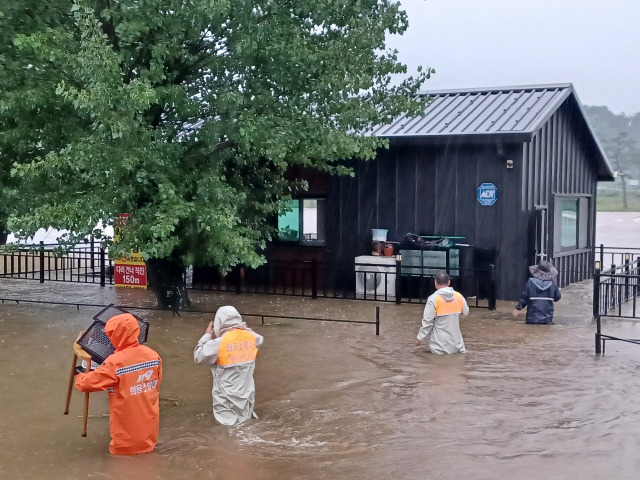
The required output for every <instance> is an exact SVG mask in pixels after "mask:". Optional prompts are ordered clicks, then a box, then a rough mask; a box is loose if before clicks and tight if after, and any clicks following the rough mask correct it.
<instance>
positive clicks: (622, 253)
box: [594, 244, 640, 270]
mask: <svg viewBox="0 0 640 480" xmlns="http://www.w3.org/2000/svg"><path fill="white" fill-rule="evenodd" d="M638 258H640V248H637V247H633V248H630V247H605V246H604V245H602V244H600V246H599V247H596V248H595V255H594V259H595V260H599V261H600V266H601V268H602V269H603V270H604V269H605V267H606V266H609V265H622V264H624V263H626V262H630V263H633V262H635V261H636V260H637V259H638Z"/></svg>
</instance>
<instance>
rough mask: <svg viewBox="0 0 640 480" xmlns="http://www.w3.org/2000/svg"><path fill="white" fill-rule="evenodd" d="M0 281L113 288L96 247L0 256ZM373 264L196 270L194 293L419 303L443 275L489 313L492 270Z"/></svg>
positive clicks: (31, 248)
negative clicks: (260, 294) (438, 275)
mask: <svg viewBox="0 0 640 480" xmlns="http://www.w3.org/2000/svg"><path fill="white" fill-rule="evenodd" d="M0 257H2V258H1V259H0V269H1V270H0V278H2V277H5V278H18V279H26V280H38V281H40V282H41V283H43V282H45V281H58V282H76V283H99V284H100V285H102V286H104V285H113V283H114V278H113V272H114V262H113V260H110V259H109V258H108V257H107V254H106V252H105V250H104V249H102V248H101V247H100V244H99V243H91V242H87V243H85V244H80V245H77V246H76V247H74V248H72V249H62V248H61V247H60V246H59V245H48V244H44V243H42V242H41V243H40V244H37V245H27V246H20V247H13V248H11V249H9V250H7V251H0ZM389 258H390V261H388V262H387V263H386V264H384V265H381V264H379V263H356V264H353V263H352V264H344V263H331V262H319V261H316V260H311V261H301V262H269V263H267V264H265V265H262V266H260V267H258V268H247V267H237V268H234V269H232V270H231V272H229V273H227V274H224V275H222V274H221V273H220V272H219V271H218V270H217V269H215V268H207V269H197V270H196V272H194V275H193V281H192V282H187V278H186V275H185V283H186V285H187V287H188V288H191V289H194V290H212V291H233V292H236V293H264V294H274V295H293V296H304V297H311V298H343V299H351V300H370V301H377V302H380V301H384V302H395V303H398V304H400V303H425V302H426V300H427V298H428V297H429V295H431V294H432V293H433V292H434V285H433V276H434V275H435V274H436V272H437V271H441V270H442V271H446V272H447V273H449V275H450V277H451V285H452V286H453V287H454V288H455V289H456V290H457V291H459V292H461V293H462V294H463V295H464V296H465V297H466V298H467V299H468V300H470V301H469V304H470V305H469V306H471V307H478V308H488V309H491V310H493V309H495V303H496V297H495V294H496V293H495V292H496V286H495V285H496V282H495V268H494V266H493V265H488V266H486V267H485V268H468V267H462V266H460V265H457V264H456V265H451V264H450V263H449V262H448V261H447V262H446V264H444V265H442V264H438V265H435V264H434V265H429V264H420V265H407V264H404V263H402V261H401V257H400V256H397V257H389ZM447 258H448V257H447Z"/></svg>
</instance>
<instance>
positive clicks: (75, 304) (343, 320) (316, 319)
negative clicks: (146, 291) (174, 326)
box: [0, 297, 380, 336]
mask: <svg viewBox="0 0 640 480" xmlns="http://www.w3.org/2000/svg"><path fill="white" fill-rule="evenodd" d="M5 302H12V303H13V302H15V303H16V304H18V305H19V304H21V303H31V304H44V305H66V306H73V307H76V310H80V307H98V308H101V309H102V308H104V307H107V305H101V304H93V303H79V302H54V301H46V300H27V299H23V298H5V297H2V298H0V303H3V304H4V303H5ZM119 307H120V308H122V309H124V310H127V311H129V310H155V311H164V312H169V311H170V312H171V313H172V314H173V315H174V316H175V315H178V316H180V313H183V314H188V313H194V314H197V315H204V314H207V315H214V314H215V313H216V312H215V311H208V310H183V311H182V312H178V311H177V310H167V309H162V308H153V307H143V306H130V305H119ZM240 315H241V316H242V317H257V318H260V319H261V324H262V325H265V319H278V320H305V321H313V322H338V323H354V324H360V325H375V327H376V335H378V336H379V335H380V306H379V305H376V312H375V320H353V319H346V318H326V317H301V316H292V315H274V314H265V313H247V312H240Z"/></svg>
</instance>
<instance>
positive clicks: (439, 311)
mask: <svg viewBox="0 0 640 480" xmlns="http://www.w3.org/2000/svg"><path fill="white" fill-rule="evenodd" d="M463 308H464V299H463V297H462V295H460V294H459V293H458V292H453V300H451V301H449V302H447V301H446V300H445V299H444V298H442V297H441V296H440V295H438V296H437V297H436V317H439V316H441V315H450V314H452V313H462V309H463Z"/></svg>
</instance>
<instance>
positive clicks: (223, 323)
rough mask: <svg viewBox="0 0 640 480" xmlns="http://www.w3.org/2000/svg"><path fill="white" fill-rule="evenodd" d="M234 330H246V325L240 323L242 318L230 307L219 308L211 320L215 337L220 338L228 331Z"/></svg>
mask: <svg viewBox="0 0 640 480" xmlns="http://www.w3.org/2000/svg"><path fill="white" fill-rule="evenodd" d="M234 328H242V329H245V330H246V328H247V324H246V323H244V322H243V321H242V317H241V316H240V313H238V310H236V309H235V308H234V307H231V306H224V307H220V308H219V309H218V311H217V312H216V316H215V318H214V319H213V333H215V334H216V337H221V336H222V335H224V334H225V333H226V332H228V331H229V330H233V329H234Z"/></svg>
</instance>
